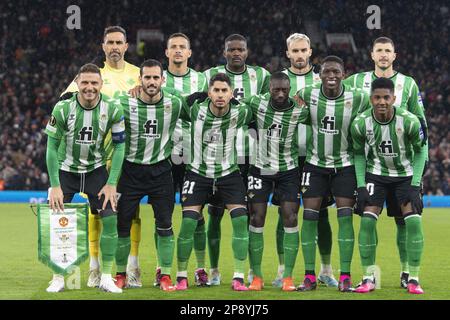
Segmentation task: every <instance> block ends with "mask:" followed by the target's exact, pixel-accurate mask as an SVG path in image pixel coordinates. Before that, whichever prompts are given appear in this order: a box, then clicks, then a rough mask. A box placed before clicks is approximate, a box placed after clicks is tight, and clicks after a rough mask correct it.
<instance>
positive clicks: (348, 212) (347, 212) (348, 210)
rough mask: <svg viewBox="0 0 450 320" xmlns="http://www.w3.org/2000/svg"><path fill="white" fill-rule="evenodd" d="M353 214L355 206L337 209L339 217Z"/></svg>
mask: <svg viewBox="0 0 450 320" xmlns="http://www.w3.org/2000/svg"><path fill="white" fill-rule="evenodd" d="M352 214H353V208H350V207H342V208H338V209H337V216H338V218H343V217H351V216H352Z"/></svg>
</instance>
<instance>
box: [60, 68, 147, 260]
mask: <svg viewBox="0 0 450 320" xmlns="http://www.w3.org/2000/svg"><path fill="white" fill-rule="evenodd" d="M100 73H101V75H102V79H103V86H102V90H101V93H102V94H105V95H107V96H109V97H114V98H115V97H118V96H119V95H120V94H122V93H127V92H128V90H130V89H132V88H134V87H135V86H137V85H138V84H139V68H138V67H136V66H135V65H132V64H131V63H128V62H126V61H125V66H124V68H123V69H114V68H111V67H110V66H109V65H108V64H107V63H106V61H105V66H104V67H103V68H100ZM75 91H78V87H77V84H76V83H75V81H72V83H71V84H70V85H69V86H68V87H67V89H66V90H65V91H64V92H63V93H62V94H64V93H66V92H75ZM105 151H106V153H107V154H108V159H111V155H112V151H113V147H112V141H111V132H109V133H108V134H107V136H106V138H105ZM109 165H110V161H109V160H108V164H107V167H108V168H109ZM138 213H139V211H138V212H137V213H136V219H134V220H133V223H132V226H131V235H130V237H131V252H130V255H132V256H137V255H138V252H139V251H138V250H139V242H140V240H141V221H140V219H139V216H138ZM100 234H101V223H100V219H99V217H97V216H96V215H93V214H92V213H91V211H90V209H89V254H90V256H91V257H96V258H97V257H98V255H99V239H100Z"/></svg>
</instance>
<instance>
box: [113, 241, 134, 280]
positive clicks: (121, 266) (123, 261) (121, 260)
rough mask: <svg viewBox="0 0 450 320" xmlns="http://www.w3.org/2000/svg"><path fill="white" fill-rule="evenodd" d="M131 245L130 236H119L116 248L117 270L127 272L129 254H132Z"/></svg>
mask: <svg viewBox="0 0 450 320" xmlns="http://www.w3.org/2000/svg"><path fill="white" fill-rule="evenodd" d="M130 247H131V242H130V236H128V237H126V238H120V237H119V238H118V240H117V250H116V267H117V272H126V270H127V260H128V255H129V254H130Z"/></svg>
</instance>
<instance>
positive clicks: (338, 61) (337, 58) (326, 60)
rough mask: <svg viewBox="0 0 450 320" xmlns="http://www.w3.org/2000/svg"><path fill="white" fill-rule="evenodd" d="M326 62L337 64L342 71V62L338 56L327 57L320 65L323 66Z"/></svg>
mask: <svg viewBox="0 0 450 320" xmlns="http://www.w3.org/2000/svg"><path fill="white" fill-rule="evenodd" d="M326 62H336V63H339V64H340V65H341V66H342V69H343V70H344V61H343V60H342V59H341V58H339V57H338V56H327V57H325V58H324V59H323V60H322V63H321V65H322V66H323V65H324V64H325V63H326Z"/></svg>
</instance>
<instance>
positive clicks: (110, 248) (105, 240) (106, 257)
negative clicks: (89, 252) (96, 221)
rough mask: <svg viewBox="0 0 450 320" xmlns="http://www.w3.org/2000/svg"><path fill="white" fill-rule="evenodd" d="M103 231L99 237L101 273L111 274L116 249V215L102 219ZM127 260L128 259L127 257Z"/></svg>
mask: <svg viewBox="0 0 450 320" xmlns="http://www.w3.org/2000/svg"><path fill="white" fill-rule="evenodd" d="M102 223H103V231H102V235H101V237H100V250H101V252H102V262H103V264H102V273H105V274H111V271H112V265H113V262H114V258H115V255H116V249H117V215H116V214H113V215H110V216H107V217H102ZM127 258H128V257H127Z"/></svg>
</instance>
